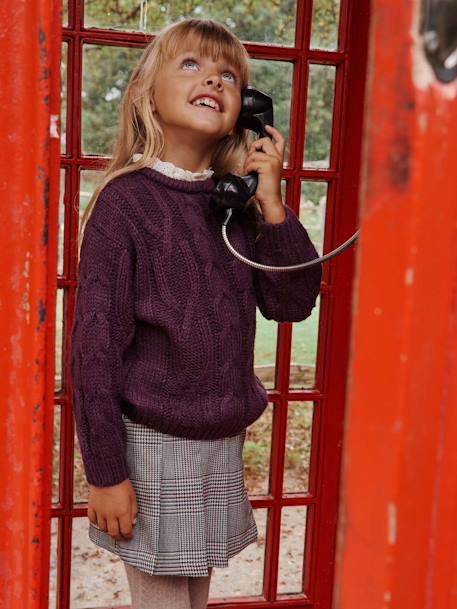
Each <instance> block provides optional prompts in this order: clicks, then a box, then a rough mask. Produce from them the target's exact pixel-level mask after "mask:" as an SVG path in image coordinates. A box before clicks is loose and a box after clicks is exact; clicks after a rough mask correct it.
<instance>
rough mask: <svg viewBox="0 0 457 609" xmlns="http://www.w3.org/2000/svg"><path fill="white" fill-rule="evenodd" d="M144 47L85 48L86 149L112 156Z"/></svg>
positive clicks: (88, 46) (83, 130)
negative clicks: (128, 88) (122, 107)
mask: <svg viewBox="0 0 457 609" xmlns="http://www.w3.org/2000/svg"><path fill="white" fill-rule="evenodd" d="M141 53H142V49H139V48H132V47H129V48H127V47H112V46H96V45H92V44H87V45H85V46H84V50H83V83H82V149H83V152H84V153H85V154H101V155H110V154H111V151H112V146H113V144H114V141H115V138H116V135H117V130H118V126H117V123H118V110H119V102H120V100H121V97H122V94H123V92H124V89H125V87H126V86H127V82H128V80H129V78H130V74H131V72H132V70H133V68H134V66H135V64H136V62H137V61H138V59H139V58H140V56H141Z"/></svg>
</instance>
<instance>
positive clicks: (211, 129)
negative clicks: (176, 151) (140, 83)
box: [153, 44, 241, 145]
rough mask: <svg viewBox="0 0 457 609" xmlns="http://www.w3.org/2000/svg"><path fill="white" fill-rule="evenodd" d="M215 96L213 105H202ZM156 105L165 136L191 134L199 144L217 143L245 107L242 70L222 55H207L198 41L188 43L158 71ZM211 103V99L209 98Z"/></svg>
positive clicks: (154, 96)
mask: <svg viewBox="0 0 457 609" xmlns="http://www.w3.org/2000/svg"><path fill="white" fill-rule="evenodd" d="M205 97H209V98H212V100H213V102H215V103H212V105H213V107H208V106H205V105H198V102H197V101H196V100H197V99H200V104H201V103H202V102H203V98H205ZM153 98H154V101H153V108H154V110H155V115H156V118H157V119H158V121H159V123H160V125H161V127H162V129H163V131H164V136H165V139H166V140H167V138H169V139H171V141H176V138H180V137H181V138H186V137H188V136H189V134H190V135H191V137H192V138H193V139H194V141H195V144H198V142H202V143H203V142H205V143H207V144H213V145H214V144H216V143H217V142H218V141H219V140H220V139H222V138H223V137H224V136H226V135H227V134H229V133H230V132H231V131H232V129H233V127H234V126H235V123H236V121H237V118H238V115H239V113H240V109H241V85H240V77H239V74H238V72H237V71H236V69H235V68H234V67H233V66H230V65H229V64H228V62H227V61H226V60H225V59H223V58H220V59H219V61H217V62H214V61H213V60H212V59H211V58H210V57H203V56H201V55H200V53H199V51H198V45H197V44H187V45H186V47H184V48H181V49H179V50H178V54H177V56H176V57H174V58H173V59H170V60H169V61H167V62H166V63H165V65H164V66H162V68H161V70H160V71H159V74H158V75H157V78H156V82H155V88H154V95H153ZM206 102H207V103H211V101H209V100H208V99H207V100H206Z"/></svg>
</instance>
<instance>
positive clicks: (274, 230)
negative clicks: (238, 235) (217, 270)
mask: <svg viewBox="0 0 457 609" xmlns="http://www.w3.org/2000/svg"><path fill="white" fill-rule="evenodd" d="M285 211H286V218H285V220H284V221H283V222H280V223H277V224H272V223H269V222H266V221H265V219H264V218H263V215H262V214H261V213H260V212H258V224H259V234H258V236H257V239H256V241H255V260H256V262H260V263H261V264H268V265H271V266H289V265H292V264H298V263H299V262H307V261H309V260H312V259H314V258H317V257H318V253H317V251H316V249H315V247H314V245H313V243H312V242H311V239H310V238H309V235H308V232H307V231H306V229H305V227H304V226H303V225H302V223H301V222H300V220H299V218H298V217H297V215H296V214H295V212H294V211H293V210H292V209H291V208H290V207H288V206H285ZM321 279H322V264H316V265H314V266H311V267H309V268H305V269H300V270H295V271H263V270H260V269H255V270H254V286H255V292H256V299H257V306H258V307H259V309H260V312H261V313H262V315H263V316H264V317H265V318H266V319H274V320H275V321H279V322H296V321H303V320H304V319H306V318H307V317H309V316H310V315H311V311H312V309H313V308H314V306H315V305H316V300H317V297H318V295H319V291H320V284H321Z"/></svg>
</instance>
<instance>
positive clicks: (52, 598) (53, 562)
mask: <svg viewBox="0 0 457 609" xmlns="http://www.w3.org/2000/svg"><path fill="white" fill-rule="evenodd" d="M58 524H59V522H58V519H57V518H52V519H51V547H50V560H49V603H48V607H49V609H56V607H57V595H56V585H57V535H58V528H59V527H58Z"/></svg>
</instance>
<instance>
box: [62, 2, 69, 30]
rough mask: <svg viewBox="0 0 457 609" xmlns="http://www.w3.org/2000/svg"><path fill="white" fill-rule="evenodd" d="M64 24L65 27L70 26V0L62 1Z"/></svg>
mask: <svg viewBox="0 0 457 609" xmlns="http://www.w3.org/2000/svg"><path fill="white" fill-rule="evenodd" d="M62 25H63V27H67V26H68V0H63V2H62Z"/></svg>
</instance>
